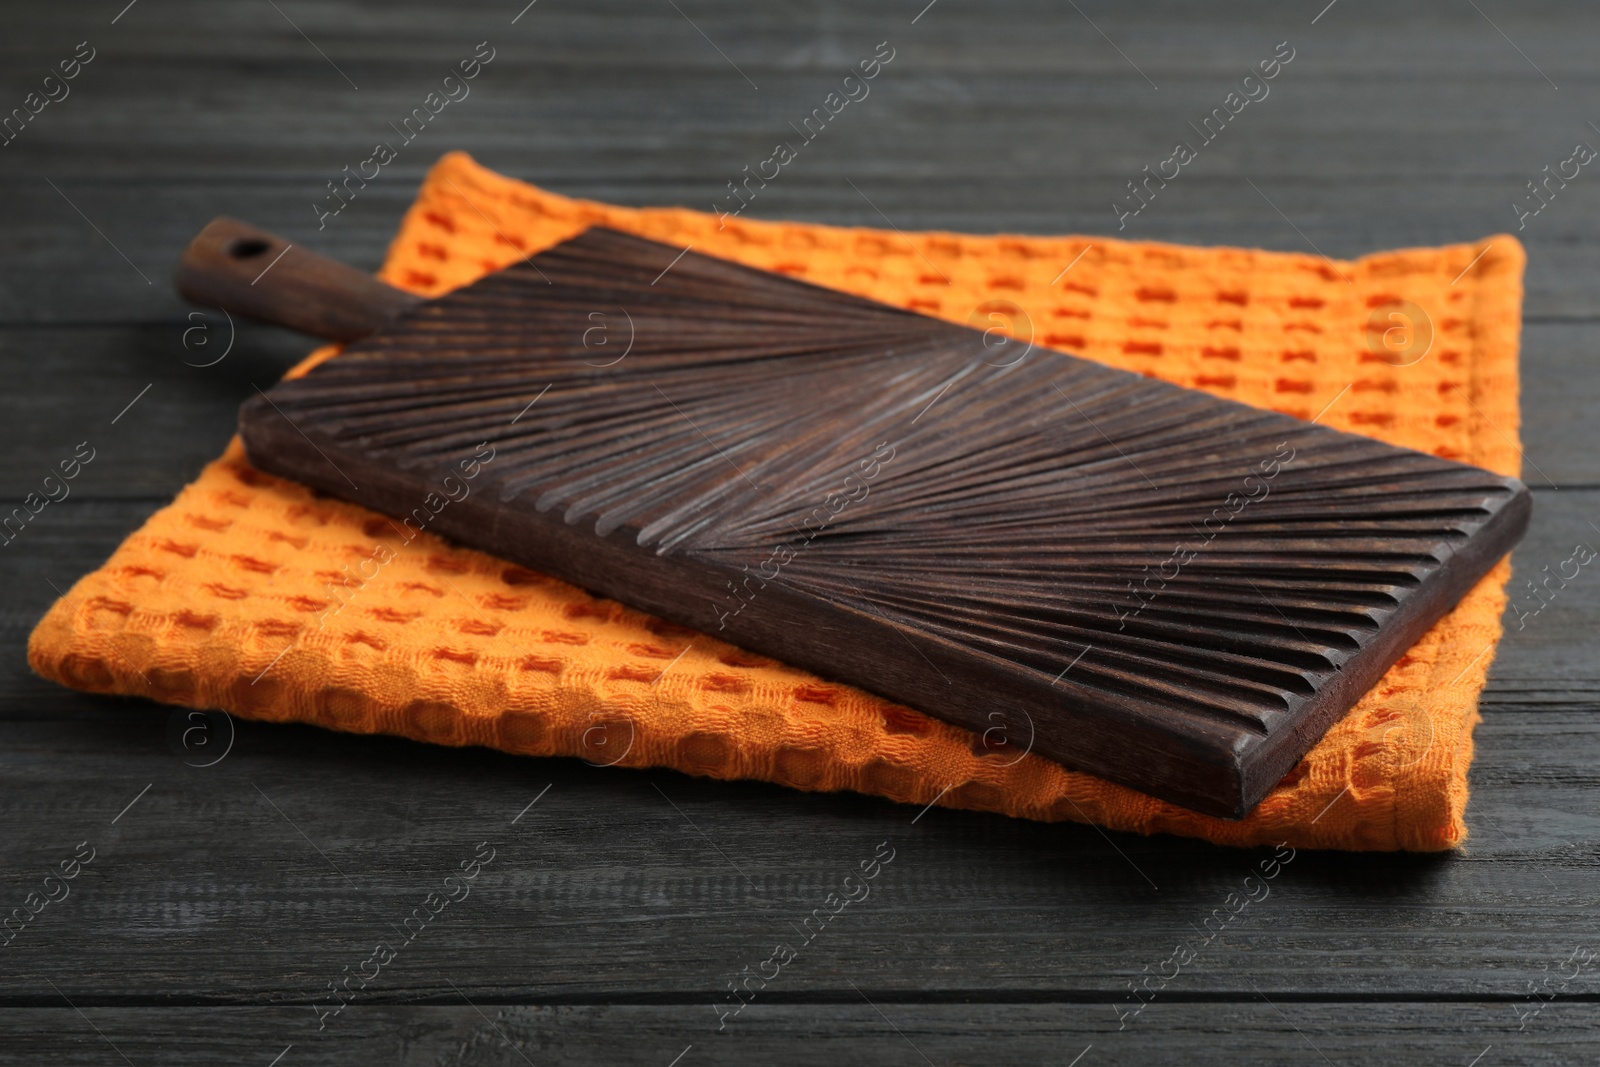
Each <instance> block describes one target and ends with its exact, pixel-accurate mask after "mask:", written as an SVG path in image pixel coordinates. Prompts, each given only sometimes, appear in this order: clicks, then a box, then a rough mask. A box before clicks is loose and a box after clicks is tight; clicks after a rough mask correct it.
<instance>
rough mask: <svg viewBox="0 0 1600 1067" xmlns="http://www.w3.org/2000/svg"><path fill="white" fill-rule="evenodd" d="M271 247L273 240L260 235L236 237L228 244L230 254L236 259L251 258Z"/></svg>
mask: <svg viewBox="0 0 1600 1067" xmlns="http://www.w3.org/2000/svg"><path fill="white" fill-rule="evenodd" d="M271 247H272V244H271V242H269V241H263V240H262V239H261V238H259V237H236V238H234V239H233V241H232V242H230V243H229V245H228V255H230V256H232V257H233V258H234V259H249V258H251V257H252V256H259V255H260V254H261V253H263V252H265V251H266V250H267V249H269V248H271Z"/></svg>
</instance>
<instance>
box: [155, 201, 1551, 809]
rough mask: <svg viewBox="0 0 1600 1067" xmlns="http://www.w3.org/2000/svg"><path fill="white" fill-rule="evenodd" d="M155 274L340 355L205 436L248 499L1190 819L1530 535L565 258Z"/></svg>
mask: <svg viewBox="0 0 1600 1067" xmlns="http://www.w3.org/2000/svg"><path fill="white" fill-rule="evenodd" d="M178 281H179V288H180V290H181V291H182V292H183V293H184V295H185V296H187V297H189V298H190V299H193V300H195V301H197V302H201V303H208V304H214V305H218V306H221V307H224V308H227V309H228V310H229V311H231V312H233V313H235V314H242V315H246V316H251V317H256V318H261V319H265V320H269V321H274V322H279V323H282V324H285V325H289V326H292V327H295V328H298V329H301V330H304V331H306V332H308V333H312V334H315V335H318V336H322V337H327V338H332V339H337V340H346V341H350V342H352V343H351V344H350V345H349V347H348V348H347V349H346V350H345V351H344V353H343V354H342V355H340V356H339V357H337V358H336V359H334V360H331V361H329V362H327V363H324V364H322V365H321V366H319V367H317V368H316V369H314V370H312V371H311V372H310V373H309V374H307V375H306V376H305V377H303V378H299V379H296V380H293V381H285V382H281V383H279V384H278V385H276V386H274V387H273V388H272V389H270V390H268V391H266V392H265V393H262V394H260V395H257V396H256V397H254V398H252V399H251V400H249V401H247V402H246V403H245V404H244V406H243V407H242V408H241V410H240V415H239V428H240V433H241V435H242V437H243V439H244V444H245V448H246V450H247V452H248V455H249V457H250V461H251V462H252V463H254V464H255V465H256V466H257V467H259V468H261V469H262V470H265V471H269V472H272V473H274V474H279V475H282V476H284V477H287V478H292V479H294V480H297V481H299V482H302V483H305V484H307V485H310V486H313V487H315V488H317V489H320V490H322V491H325V492H327V493H330V494H333V495H335V496H338V497H342V498H344V499H347V500H351V501H354V502H356V503H359V504H362V505H365V506H367V507H370V508H373V509H374V510H377V511H380V512H383V513H385V514H387V515H390V516H392V517H394V518H395V519H396V521H397V523H398V524H399V527H401V528H403V529H404V530H405V531H406V533H407V536H410V535H411V532H412V531H413V530H421V529H426V530H428V531H429V532H431V533H437V534H442V535H445V536H447V537H450V538H452V539H454V540H456V541H459V542H461V543H462V544H465V545H470V546H472V547H474V548H478V549H482V550H483V551H486V552H489V553H492V554H494V555H496V556H499V557H501V558H504V559H507V560H511V561H513V562H516V563H520V564H524V565H526V566H528V567H531V568H535V569H537V570H541V571H545V572H547V573H550V574H554V575H557V576H559V577H561V578H563V579H566V580H567V581H570V582H573V583H574V584H576V585H579V586H582V587H584V588H586V589H589V590H591V591H593V592H595V593H597V594H601V595H604V596H608V597H612V598H615V599H617V600H619V601H622V602H623V603H626V604H629V605H632V606H634V607H637V608H640V609H643V610H645V611H649V612H651V613H654V614H656V615H659V616H662V617H664V618H667V619H671V620H673V621H676V622H679V623H683V624H685V625H688V626H692V627H695V628H696V629H699V630H702V631H704V632H706V633H708V634H711V635H713V636H715V637H717V638H719V639H722V640H725V641H729V642H731V643H733V644H736V645H740V646H743V647H745V648H747V649H751V650H754V651H756V652H760V653H763V654H766V655H770V656H773V657H776V658H778V659H781V660H783V661H784V662H787V663H791V664H794V665H796V666H799V667H803V668H806V669H808V670H811V671H814V672H816V673H817V674H820V675H823V676H825V677H829V678H833V679H837V680H839V681H842V682H848V683H850V684H853V685H856V686H859V687H861V688H863V689H867V690H870V691H872V692H875V693H878V694H881V695H882V696H884V697H887V698H890V699H892V700H896V701H899V702H902V703H905V704H908V705H910V706H912V707H914V708H918V709H921V710H922V711H925V712H927V713H928V714H930V715H933V716H936V717H938V718H941V719H944V720H946V721H948V722H952V723H955V724H957V725H960V726H963V727H966V728H968V729H970V730H973V731H976V732H978V733H980V734H985V735H986V736H992V735H993V734H994V732H995V731H1000V734H1001V736H1002V737H1003V738H1004V739H1005V740H1006V741H1007V742H1008V743H1009V744H1011V745H1015V746H1017V748H1022V747H1027V748H1029V749H1031V751H1033V752H1034V753H1037V754H1039V755H1042V756H1046V757H1048V758H1050V759H1054V760H1058V761H1060V762H1061V763H1062V764H1064V765H1066V766H1068V767H1073V768H1077V769H1080V770H1084V771H1088V772H1091V773H1093V774H1096V775H1099V776H1101V777H1104V778H1107V779H1110V780H1112V781H1115V782H1120V783H1122V784H1124V785H1128V786H1131V787H1132V788H1135V789H1138V790H1141V791H1143V792H1145V793H1149V794H1151V795H1153V796H1157V797H1161V798H1163V799H1166V800H1170V801H1174V802H1176V803H1178V804H1182V805H1185V806H1187V807H1190V808H1193V809H1195V810H1197V811H1201V812H1206V813H1210V814H1214V815H1220V816H1225V817H1240V816H1243V815H1244V814H1246V813H1247V812H1248V811H1249V810H1250V809H1251V808H1252V807H1254V806H1255V804H1256V803H1257V802H1258V801H1259V800H1260V799H1261V798H1262V796H1263V795H1265V794H1266V792H1267V791H1268V790H1269V789H1270V788H1271V787H1272V786H1273V785H1274V784H1275V783H1276V782H1277V781H1278V780H1279V779H1280V778H1281V777H1282V776H1283V775H1284V774H1285V773H1287V772H1288V771H1289V770H1290V769H1291V768H1292V767H1293V766H1294V765H1295V763H1296V762H1297V761H1298V760H1299V759H1300V757H1301V756H1302V755H1304V754H1305V752H1306V751H1307V750H1308V749H1309V748H1310V747H1311V746H1312V745H1313V744H1314V743H1315V742H1316V741H1317V739H1318V738H1319V737H1321V735H1322V734H1323V732H1324V731H1325V730H1326V729H1327V728H1328V726H1329V725H1330V724H1331V723H1332V722H1333V721H1334V720H1335V719H1337V718H1338V717H1339V716H1341V715H1343V714H1344V713H1345V712H1346V711H1347V710H1349V708H1350V707H1351V706H1352V705H1353V704H1354V703H1355V702H1356V701H1357V700H1358V699H1359V698H1360V697H1361V696H1362V695H1363V694H1364V693H1365V692H1366V691H1367V690H1368V689H1369V688H1370V687H1371V686H1372V685H1373V684H1374V683H1375V682H1376V681H1377V680H1378V679H1379V678H1380V677H1381V676H1382V674H1383V673H1384V671H1385V670H1386V669H1387V668H1388V667H1389V666H1390V665H1391V664H1392V663H1393V662H1394V661H1395V660H1396V659H1397V658H1398V657H1399V656H1400V655H1401V654H1402V653H1403V652H1405V650H1406V649H1407V648H1408V647H1409V646H1410V645H1411V644H1412V643H1413V642H1414V641H1415V640H1416V639H1417V638H1418V637H1419V636H1420V635H1421V634H1422V633H1423V632H1424V631H1425V630H1426V629H1427V628H1428V627H1429V626H1431V625H1432V624H1433V623H1434V622H1435V621H1436V620H1438V619H1439V617H1440V616H1441V615H1443V614H1444V613H1445V612H1446V611H1447V610H1449V608H1450V607H1451V606H1453V605H1454V604H1455V602H1456V601H1457V600H1458V599H1459V598H1460V596H1461V595H1462V594H1463V593H1465V592H1466V590H1467V589H1468V588H1469V587H1470V586H1471V585H1472V584H1473V583H1474V582H1476V581H1477V580H1478V579H1479V578H1480V577H1482V575H1483V574H1484V573H1485V572H1486V571H1487V570H1488V569H1489V567H1490V566H1491V565H1493V563H1494V562H1495V561H1496V560H1498V559H1499V558H1500V557H1501V556H1502V555H1504V554H1505V553H1506V552H1507V551H1508V550H1509V549H1510V547H1511V545H1512V544H1513V543H1514V542H1515V541H1516V540H1517V539H1518V538H1519V537H1520V536H1521V535H1522V533H1523V531H1524V529H1525V528H1526V526H1527V522H1528V516H1529V511H1530V506H1531V502H1530V495H1529V493H1528V491H1527V489H1526V488H1525V487H1524V486H1523V485H1522V484H1521V483H1520V482H1519V481H1517V480H1516V479H1514V478H1506V477H1502V476H1499V475H1496V474H1492V473H1490V472H1488V471H1484V470H1480V469H1478V468H1476V467H1470V466H1465V465H1463V464H1460V463H1453V462H1450V461H1447V460H1442V459H1438V458H1435V457H1433V456H1427V455H1423V454H1421V453H1418V452H1412V451H1409V450H1406V449H1402V448H1396V447H1393V446H1391V445H1387V444H1384V443H1381V442H1378V441H1374V440H1371V439H1369V438H1365V437H1360V436H1357V435H1353V434H1348V433H1342V432H1339V431H1336V430H1331V429H1328V428H1325V427H1322V426H1318V425H1315V424H1311V423H1306V422H1301V421H1299V420H1296V419H1293V418H1290V417H1288V416H1284V415H1279V414H1275V413H1273V412H1268V411H1260V410H1256V409H1254V408H1250V407H1247V406H1245V405H1242V404H1238V403H1234V402H1231V401H1227V400H1222V399H1219V398H1217V397H1213V396H1210V395H1208V394H1205V393H1201V392H1196V391H1193V390H1189V389H1183V388H1180V387H1178V386H1174V385H1170V384H1167V383H1164V382H1160V381H1155V380H1151V379H1147V378H1143V377H1141V376H1138V375H1135V374H1131V373H1128V372H1125V371H1121V370H1115V369H1112V368H1109V367H1105V366H1102V365H1100V364H1097V363H1092V362H1088V361H1086V360H1082V359H1078V358H1076V357H1074V356H1070V355H1066V354H1064V353H1060V352H1055V351H1052V350H1049V349H1045V348H1041V347H1038V346H1031V345H1025V344H1024V343H1022V342H1020V341H1014V340H1008V339H1004V338H1000V337H998V336H997V335H994V334H992V333H989V334H986V333H984V332H982V331H979V330H975V329H970V328H967V327H963V326H957V325H953V324H951V323H948V322H944V321H941V320H937V319H932V318H928V317H926V316H923V315H918V314H915V313H912V312H908V311H905V310H902V309H899V308H894V307H889V306H887V305H883V304H878V303H875V302H873V301H870V300H865V299H862V298H860V297H856V296H851V295H848V294H845V293H839V292H835V291H832V290H828V289H824V288H820V287H818V286H814V285H810V284H807V283H804V282H800V281H796V280H794V279H791V278H787V277H783V276H780V275H776V274H770V273H766V272H763V271H758V270H753V269H750V268H747V267H743V266H739V265H736V264H733V263H729V262H727V261H724V260H719V259H715V258H712V257H709V256H704V255H700V254H698V253H695V252H693V251H685V250H683V249H680V248H674V247H671V246H668V245H663V244H658V243H655V242H652V241H647V240H644V239H641V238H638V237H633V236H629V235H626V234H622V233H618V232H615V231H611V230H605V229H599V228H596V229H591V230H589V231H587V232H585V233H583V234H581V235H579V236H578V237H575V238H573V239H572V240H570V241H567V242H565V243H563V244H561V245H558V246H556V247H554V248H551V249H549V250H547V251H545V252H541V253H539V254H537V255H535V256H532V257H531V258H528V259H527V260H525V261H523V262H519V263H516V264H513V265H512V266H510V267H507V268H506V269H504V270H502V271H500V272H498V273H495V274H492V275H489V276H488V277H485V278H483V279H481V280H480V281H478V282H475V283H473V284H472V285H469V286H466V287H465V288H463V289H460V290H458V291H456V292H453V293H450V294H447V295H445V296H443V297H440V298H438V299H436V300H430V301H421V300H419V299H418V298H416V297H413V296H410V295H408V294H405V293H401V292H400V291H398V290H395V289H392V288H390V287H388V286H385V285H383V284H382V283H380V282H377V281H375V280H374V279H372V278H370V277H368V276H366V275H362V274H360V273H358V272H356V271H354V270H352V269H350V268H348V267H344V266H342V265H340V264H337V263H333V262H332V261H329V260H326V259H322V258H321V257H318V256H315V255H314V254H312V253H309V252H306V251H305V250H303V249H300V248H298V247H290V246H288V245H287V244H286V243H285V242H283V241H282V240H280V239H278V238H275V237H272V236H271V235H268V234H263V233H261V232H260V231H257V230H254V229H251V228H250V227H247V226H245V225H244V224H242V223H237V222H232V221H230V220H217V221H216V222H213V223H212V224H211V225H210V226H208V227H207V228H206V230H205V231H203V232H202V233H201V235H200V236H199V237H197V238H196V240H195V242H194V244H193V245H191V246H190V248H189V250H188V251H187V253H186V254H185V258H184V261H183V264H182V265H181V266H180V268H179V276H178ZM1012 751H1015V749H1012Z"/></svg>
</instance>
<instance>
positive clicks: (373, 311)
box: [174, 217, 422, 341]
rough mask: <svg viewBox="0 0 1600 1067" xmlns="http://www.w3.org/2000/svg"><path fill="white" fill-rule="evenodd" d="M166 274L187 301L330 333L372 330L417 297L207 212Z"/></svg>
mask: <svg viewBox="0 0 1600 1067" xmlns="http://www.w3.org/2000/svg"><path fill="white" fill-rule="evenodd" d="M174 280H175V282H176V283H177V287H178V293H179V294H180V295H181V296H182V297H183V298H184V299H185V300H188V301H190V302H192V303H196V304H206V305H209V306H211V307H219V308H223V309H225V310H227V311H229V312H231V313H233V314H235V315H242V316H244V317H245V318H250V319H258V320H260V321H262V322H270V323H274V324H276V325H279V326H287V327H289V328H290V329H291V330H298V331H300V332H301V333H308V334H311V335H312V336H313V337H322V338H326V339H327V340H330V341H355V340H359V339H360V338H362V337H367V336H369V335H371V334H374V333H377V332H378V331H379V330H381V329H383V328H384V327H385V326H388V325H389V324H390V323H392V322H393V321H394V320H395V319H397V318H399V317H400V316H401V315H403V314H404V313H405V312H407V311H409V310H411V309H412V308H414V307H416V306H417V305H418V304H420V303H422V299H421V298H420V297H416V296H412V295H411V294H410V293H406V292H402V291H401V290H399V289H396V288H395V287H394V286H392V285H385V284H384V283H383V282H380V281H378V280H377V279H376V278H374V277H372V276H371V275H369V274H363V273H362V272H361V271H359V270H356V269H355V268H354V267H349V266H346V265H345V264H343V263H340V262H338V261H337V260H332V259H329V258H328V257H326V256H319V255H317V254H316V253H315V252H312V251H310V250H308V249H305V248H302V247H300V246H299V245H295V244H291V243H290V242H288V241H285V240H284V239H283V238H281V237H278V236H275V235H274V234H270V233H267V232H266V231H265V230H258V229H256V228H255V227H254V226H251V225H250V224H249V223H246V222H240V221H239V220H238V219H230V218H226V217H222V218H215V219H212V220H211V221H210V222H209V223H207V224H206V227H205V229H203V230H201V231H200V232H199V233H198V234H196V235H195V238H194V240H193V241H190V242H189V247H188V248H186V249H184V250H183V258H182V259H180V260H179V261H178V269H177V272H176V275H175V277H174Z"/></svg>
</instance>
